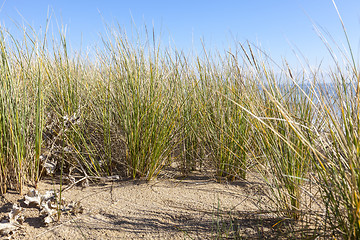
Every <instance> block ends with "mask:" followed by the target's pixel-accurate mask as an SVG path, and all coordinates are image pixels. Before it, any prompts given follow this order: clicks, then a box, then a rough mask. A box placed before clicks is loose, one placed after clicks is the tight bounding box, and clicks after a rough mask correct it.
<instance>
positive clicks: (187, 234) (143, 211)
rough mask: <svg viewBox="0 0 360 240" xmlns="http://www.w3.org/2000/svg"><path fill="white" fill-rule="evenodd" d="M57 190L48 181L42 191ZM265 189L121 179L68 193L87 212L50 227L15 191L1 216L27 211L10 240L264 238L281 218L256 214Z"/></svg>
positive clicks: (205, 181) (195, 180)
mask: <svg viewBox="0 0 360 240" xmlns="http://www.w3.org/2000/svg"><path fill="white" fill-rule="evenodd" d="M58 187H59V185H57V184H53V183H51V182H50V181H46V180H44V181H43V182H41V183H40V184H39V186H38V190H39V191H40V192H41V193H44V192H45V191H46V190H51V189H54V188H55V189H57V188H58ZM261 189H262V187H261V184H259V183H258V182H256V180H254V181H248V182H241V181H238V182H234V183H231V184H229V183H217V182H216V181H214V180H213V179H211V178H207V177H201V176H192V177H188V178H185V179H166V180H164V179H162V180H155V181H152V182H144V181H135V180H127V181H123V180H122V181H115V182H106V183H103V184H99V183H98V184H90V186H88V187H86V188H82V187H80V186H74V187H72V188H71V189H69V190H67V191H64V192H63V198H64V199H65V200H66V201H79V202H80V204H81V206H82V207H83V208H84V211H83V213H81V214H77V215H75V216H72V215H62V216H61V219H60V221H59V222H56V223H51V224H50V225H49V226H45V225H44V224H43V222H42V219H41V218H40V217H39V209H38V208H37V207H31V208H29V207H25V204H24V203H23V199H24V196H21V195H19V194H16V193H12V192H11V191H10V192H9V193H7V194H5V195H4V196H2V197H1V198H2V199H1V205H0V206H1V208H0V212H1V214H2V215H1V216H4V215H5V214H6V213H7V212H9V211H10V209H11V207H12V204H13V203H16V202H17V203H19V204H20V205H21V206H23V207H24V211H23V215H24V216H25V222H24V223H23V225H22V228H21V229H20V230H19V231H17V232H16V233H14V234H13V235H12V236H11V239H71V240H75V239H215V238H217V237H218V236H217V235H218V234H219V233H222V234H223V235H222V236H223V237H229V238H230V237H231V234H232V233H233V232H234V231H238V233H240V235H241V236H243V237H244V238H253V239H254V238H255V239H262V238H263V237H264V235H263V234H264V233H266V231H267V230H269V229H271V226H272V225H273V224H274V223H276V221H278V220H277V219H275V218H271V217H269V218H268V217H264V216H260V218H261V221H260V220H259V219H260V218H259V214H254V213H255V212H257V213H258V212H259V207H261V206H259V205H258V203H259V202H260V200H261V199H262V198H264V195H263V194H262V191H261ZM24 192H25V191H24ZM25 193H26V192H25ZM1 216H0V217H1ZM229 229H231V230H229Z"/></svg>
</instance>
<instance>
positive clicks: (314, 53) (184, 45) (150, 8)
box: [0, 0, 360, 65]
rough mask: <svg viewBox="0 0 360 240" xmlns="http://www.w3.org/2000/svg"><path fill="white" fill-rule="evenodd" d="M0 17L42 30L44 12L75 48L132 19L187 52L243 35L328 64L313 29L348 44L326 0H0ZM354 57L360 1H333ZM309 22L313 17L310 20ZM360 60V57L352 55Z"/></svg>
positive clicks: (273, 49) (277, 52) (275, 52)
mask: <svg viewBox="0 0 360 240" xmlns="http://www.w3.org/2000/svg"><path fill="white" fill-rule="evenodd" d="M0 2H1V5H2V8H1V11H0V22H1V25H2V26H5V27H6V28H7V29H8V30H9V31H10V33H12V34H15V35H16V31H17V29H16V27H15V25H14V24H13V21H15V22H17V23H19V24H20V25H22V24H23V23H24V22H25V21H26V22H27V23H29V24H30V25H31V26H32V27H33V28H34V29H35V30H37V31H39V30H40V28H41V27H42V28H44V26H45V23H46V18H47V15H48V10H49V9H50V12H51V14H52V20H51V22H52V25H53V30H52V31H53V32H56V31H57V30H58V29H57V27H56V26H57V24H59V25H61V24H62V25H66V26H67V29H68V31H67V39H68V40H69V41H70V43H71V46H72V48H74V49H76V48H79V47H80V42H81V39H82V46H83V48H87V47H92V46H94V45H96V44H98V43H99V42H100V38H99V35H100V34H104V33H105V27H104V23H107V24H110V25H112V24H119V25H120V26H121V27H122V28H123V29H124V30H125V31H126V32H127V33H128V34H129V33H131V31H132V29H133V28H132V26H133V23H135V24H136V26H137V28H138V30H140V31H142V29H143V28H144V25H146V26H147V27H148V28H149V29H151V28H152V27H153V26H154V28H155V32H156V34H157V35H158V36H159V34H160V33H161V35H162V42H163V44H164V45H168V44H169V41H170V42H171V44H172V45H175V46H176V47H177V49H182V50H184V51H185V52H186V51H190V50H191V49H192V50H195V51H198V52H199V51H201V39H203V41H204V43H205V46H206V47H207V48H208V49H217V50H219V51H224V50H227V49H228V48H229V47H230V46H232V48H233V47H234V44H236V43H238V42H240V43H244V42H245V41H246V40H249V41H250V42H252V43H254V44H256V45H258V46H261V48H262V49H263V50H265V51H266V52H268V53H269V54H270V55H271V56H272V58H273V59H274V60H276V61H277V62H281V59H282V57H284V58H286V59H288V61H289V62H290V63H291V64H297V63H296V62H297V60H296V58H295V56H294V54H293V52H292V50H293V49H296V48H298V49H299V50H300V51H301V53H302V54H303V55H304V56H305V57H306V58H307V59H308V60H309V61H310V63H311V64H313V65H316V64H318V63H320V61H322V60H323V61H324V62H325V63H327V64H330V63H331V61H330V60H329V59H330V58H329V54H328V53H327V50H326V48H325V47H324V44H323V43H322V42H321V40H320V39H319V37H318V36H317V34H316V32H315V31H314V28H313V23H316V24H318V26H320V27H322V28H324V29H325V30H326V31H328V32H329V33H330V34H331V35H332V37H333V38H334V39H335V40H336V41H337V42H338V43H339V45H341V47H342V45H343V44H345V43H346V42H345V38H344V35H343V33H342V28H341V24H340V21H339V19H338V17H337V13H336V10H335V8H334V6H333V4H332V1H331V0H222V1H220V0H217V1H212V0H191V1H189V0H181V1H171V0H152V1H150V0H141V1H140V0H138V1H137V0H131V1H130V0H127V1H121V0H118V1H108V0H101V1H100V0H98V1H95V0H87V1H82V0H72V1H70V0H47V1H46V0H32V1H31V0H0ZM336 4H337V6H338V9H339V11H340V13H341V15H342V18H343V20H344V23H345V26H346V28H347V31H348V34H349V37H350V40H351V44H352V45H353V49H354V51H355V55H356V56H359V40H360V31H359V30H360V1H359V0H337V1H336ZM312 21H313V22H312ZM357 60H358V58H357Z"/></svg>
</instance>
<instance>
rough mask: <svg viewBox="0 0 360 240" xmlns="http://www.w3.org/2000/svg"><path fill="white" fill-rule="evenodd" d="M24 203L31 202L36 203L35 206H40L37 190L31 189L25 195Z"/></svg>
mask: <svg viewBox="0 0 360 240" xmlns="http://www.w3.org/2000/svg"><path fill="white" fill-rule="evenodd" d="M24 203H25V204H26V205H28V206H29V205H31V204H34V205H37V206H40V204H41V196H40V194H39V192H38V191H37V190H35V189H31V190H30V191H29V192H28V194H26V195H25V201H24Z"/></svg>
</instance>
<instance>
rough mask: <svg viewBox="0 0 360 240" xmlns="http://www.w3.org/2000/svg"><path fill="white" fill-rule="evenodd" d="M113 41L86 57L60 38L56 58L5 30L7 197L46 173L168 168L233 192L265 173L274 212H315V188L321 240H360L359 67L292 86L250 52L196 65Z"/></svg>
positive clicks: (122, 39) (0, 114) (0, 132)
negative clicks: (231, 185)
mask: <svg viewBox="0 0 360 240" xmlns="http://www.w3.org/2000/svg"><path fill="white" fill-rule="evenodd" d="M112 32H115V33H114V35H112V36H110V37H109V39H104V40H103V43H104V46H103V48H100V49H103V50H99V51H98V52H97V53H96V54H95V55H94V57H93V59H87V58H85V57H82V56H81V55H76V54H73V53H69V50H68V48H67V41H66V38H65V37H64V36H63V35H60V43H59V44H58V45H56V44H55V43H56V41H53V43H54V44H55V45H54V46H53V47H52V48H50V47H49V45H48V44H46V43H47V41H48V40H47V39H46V38H45V39H42V40H39V39H38V38H37V36H36V35H34V34H24V36H25V38H24V39H22V40H17V39H14V38H13V37H12V36H11V34H9V33H8V32H6V31H5V30H4V29H2V30H1V38H0V78H1V81H0V85H1V89H0V192H1V193H5V192H6V191H7V189H8V188H13V189H16V190H18V191H21V190H22V186H23V184H28V183H29V184H35V185H36V184H37V182H38V181H40V180H41V178H42V177H43V176H44V175H46V174H49V175H55V176H56V175H57V174H60V175H61V177H62V178H64V177H65V176H70V175H76V174H77V175H79V174H80V175H82V176H88V175H96V176H103V175H113V174H118V175H121V176H123V177H130V178H134V179H146V180H151V179H154V178H156V177H158V176H161V175H162V174H166V171H167V169H168V167H169V166H170V165H171V166H176V167H175V168H176V169H175V171H177V172H178V173H179V174H183V175H186V174H189V173H191V171H198V170H200V171H203V172H207V173H208V174H209V173H210V174H213V175H214V177H215V178H216V179H217V180H219V181H234V180H238V179H243V180H244V179H246V178H247V176H248V174H249V173H254V172H257V173H259V174H260V175H261V176H262V178H263V180H264V181H265V182H266V184H267V189H269V191H268V195H267V197H268V199H269V200H271V203H272V204H271V205H269V207H270V208H271V210H272V211H273V212H274V213H276V214H277V215H279V216H281V217H284V218H287V219H293V220H300V219H301V218H302V217H303V216H304V214H306V212H307V211H309V212H310V211H312V210H313V209H312V205H309V202H308V201H307V199H309V198H310V199H314V198H315V196H313V195H312V193H311V191H309V190H308V187H309V186H314V188H315V189H318V190H319V192H320V196H321V203H320V207H321V208H323V209H322V210H323V211H322V213H324V215H321V214H320V215H321V217H322V218H323V219H324V221H322V222H321V223H319V226H321V229H317V230H316V231H314V232H313V234H314V236H324V237H325V236H340V237H342V238H346V239H357V238H359V237H360V192H359V188H360V180H359V179H360V175H359V169H360V160H359V159H360V141H359V135H360V117H359V116H360V93H359V92H360V90H359V88H360V87H359V86H360V80H359V79H360V78H359V74H358V68H357V66H356V65H355V64H354V62H353V61H349V62H348V63H347V65H346V67H345V68H344V69H342V68H340V67H338V68H336V69H335V70H333V71H332V72H331V73H330V74H329V75H323V74H322V73H321V72H312V74H308V73H307V71H306V70H307V69H303V70H302V71H300V73H298V72H299V71H297V74H296V75H295V71H293V70H292V69H291V68H290V66H288V65H287V64H286V63H285V64H284V67H283V68H282V70H281V71H280V72H279V71H275V70H274V69H272V67H271V66H270V64H268V61H267V60H266V59H261V58H260V57H258V56H257V55H256V52H254V48H252V47H251V46H250V45H249V46H248V47H245V46H242V45H240V48H239V49H240V51H238V50H236V51H235V52H233V53H231V52H227V53H226V54H224V55H218V56H216V57H214V58H212V57H211V54H210V53H206V54H204V55H205V57H203V58H201V57H199V56H197V57H195V58H191V59H190V58H189V57H186V56H185V55H184V54H183V53H182V52H177V51H175V50H172V49H165V50H164V49H163V48H162V47H161V46H159V45H157V43H154V44H149V43H146V44H140V43H139V44H135V45H133V44H132V43H131V42H130V41H129V40H128V39H127V37H126V35H125V34H122V33H121V32H117V33H116V31H115V30H114V31H112ZM350 59H351V58H350ZM336 65H337V66H339V64H338V63H336ZM275 72H276V73H275ZM324 78H328V80H329V79H330V82H328V83H326V84H324V83H323V80H324ZM172 163H175V164H174V165H173V164H172ZM45 166H47V167H45ZM49 169H50V170H49ZM62 178H61V179H62ZM314 211H315V210H314ZM324 229H325V230H324Z"/></svg>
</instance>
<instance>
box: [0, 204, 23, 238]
mask: <svg viewBox="0 0 360 240" xmlns="http://www.w3.org/2000/svg"><path fill="white" fill-rule="evenodd" d="M22 210H23V209H22V208H21V207H19V206H18V205H17V204H16V203H14V205H13V208H12V209H11V211H10V212H9V217H8V218H9V219H8V220H3V221H2V222H0V235H9V234H11V233H13V232H15V231H16V230H17V229H18V228H19V227H20V225H21V224H22V223H23V222H24V218H23V216H21V215H20V213H21V212H22Z"/></svg>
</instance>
